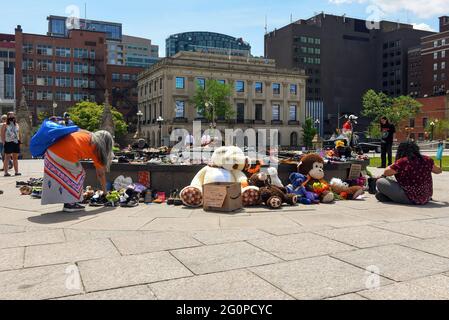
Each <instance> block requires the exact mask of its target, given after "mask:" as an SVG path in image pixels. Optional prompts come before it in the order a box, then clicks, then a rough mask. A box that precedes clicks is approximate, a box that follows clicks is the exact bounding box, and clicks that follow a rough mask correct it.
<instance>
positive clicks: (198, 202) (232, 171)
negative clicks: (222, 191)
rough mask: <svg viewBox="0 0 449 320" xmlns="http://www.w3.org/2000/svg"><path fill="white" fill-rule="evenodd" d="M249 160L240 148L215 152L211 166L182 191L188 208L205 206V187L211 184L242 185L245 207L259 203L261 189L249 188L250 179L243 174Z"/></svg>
mask: <svg viewBox="0 0 449 320" xmlns="http://www.w3.org/2000/svg"><path fill="white" fill-rule="evenodd" d="M246 163H247V158H246V157H245V154H244V153H243V151H242V150H241V149H240V148H238V147H221V148H218V149H216V150H215V152H214V153H213V155H212V157H211V161H210V164H209V165H208V166H206V167H204V168H203V169H201V171H200V172H198V173H197V175H196V176H195V178H193V181H192V183H191V184H190V186H188V187H186V188H184V189H183V190H182V191H181V194H180V196H181V199H182V201H183V203H184V205H186V206H188V207H200V206H202V205H203V186H204V185H206V184H209V183H215V182H224V183H240V184H241V185H242V199H243V200H242V201H243V206H253V205H257V204H258V203H259V198H260V193H259V188H257V187H254V186H248V178H247V177H246V175H245V174H244V173H243V169H244V168H245V165H246Z"/></svg>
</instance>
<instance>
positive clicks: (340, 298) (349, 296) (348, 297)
mask: <svg viewBox="0 0 449 320" xmlns="http://www.w3.org/2000/svg"><path fill="white" fill-rule="evenodd" d="M326 300H336V301H356V300H368V299H367V298H365V297H362V296H361V295H359V294H357V293H350V294H344V295H342V296H338V297H335V298H329V299H326Z"/></svg>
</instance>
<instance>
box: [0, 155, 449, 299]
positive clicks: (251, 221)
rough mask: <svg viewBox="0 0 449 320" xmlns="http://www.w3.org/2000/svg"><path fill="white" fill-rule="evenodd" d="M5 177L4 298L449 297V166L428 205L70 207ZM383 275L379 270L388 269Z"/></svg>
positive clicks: (25, 165)
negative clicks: (232, 209) (224, 209)
mask: <svg viewBox="0 0 449 320" xmlns="http://www.w3.org/2000/svg"><path fill="white" fill-rule="evenodd" d="M21 167H22V172H23V173H24V176H22V177H20V179H16V178H14V177H13V178H3V177H0V190H3V191H4V194H3V195H0V299H145V300H162V299H186V300H192V299H199V300H206V299H237V300H239V299H243V300H246V299H249V300H251V299H270V300H271V299H273V300H277V299H332V300H335V299H337V300H347V299H351V300H353V299H357V300H360V299H449V192H448V187H447V186H448V185H449V174H448V173H445V174H443V175H441V176H437V177H435V195H434V200H435V202H433V203H431V204H429V205H427V206H425V207H408V206H398V205H394V204H380V203H378V202H377V201H376V200H375V199H374V197H373V196H371V195H367V196H366V199H364V200H360V201H351V202H349V201H341V202H337V203H335V204H332V205H319V206H298V207H285V208H284V209H283V210H281V211H269V210H266V209H265V208H251V209H246V210H245V211H243V212H241V213H238V214H235V215H227V214H215V213H206V212H204V211H203V210H202V209H197V210H192V209H186V208H183V207H169V206H167V205H165V204H164V205H154V204H153V205H143V204H142V205H140V206H139V207H136V208H130V209H125V208H117V209H112V208H100V209H99V208H88V211H87V212H85V213H82V214H67V213H61V212H60V210H61V208H62V207H61V206H60V205H51V206H41V205H40V201H39V200H33V199H31V198H30V197H29V196H20V195H19V191H18V189H16V188H15V182H16V180H27V179H28V178H29V177H41V176H42V171H43V163H42V162H41V161H23V162H21ZM377 274H378V275H377Z"/></svg>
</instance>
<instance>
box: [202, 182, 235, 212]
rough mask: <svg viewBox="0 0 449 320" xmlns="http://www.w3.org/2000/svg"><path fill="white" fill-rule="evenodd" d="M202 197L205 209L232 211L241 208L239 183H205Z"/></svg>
mask: <svg viewBox="0 0 449 320" xmlns="http://www.w3.org/2000/svg"><path fill="white" fill-rule="evenodd" d="M203 198H204V201H203V202H204V205H203V208H204V210H205V211H218V212H234V211H237V210H241V209H242V208H243V205H242V190H241V185H240V183H211V184H206V185H204V186H203Z"/></svg>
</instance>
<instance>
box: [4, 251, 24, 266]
mask: <svg viewBox="0 0 449 320" xmlns="http://www.w3.org/2000/svg"><path fill="white" fill-rule="evenodd" d="M24 253H25V248H12V249H2V250H0V271H6V270H14V269H21V268H23V257H24Z"/></svg>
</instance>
